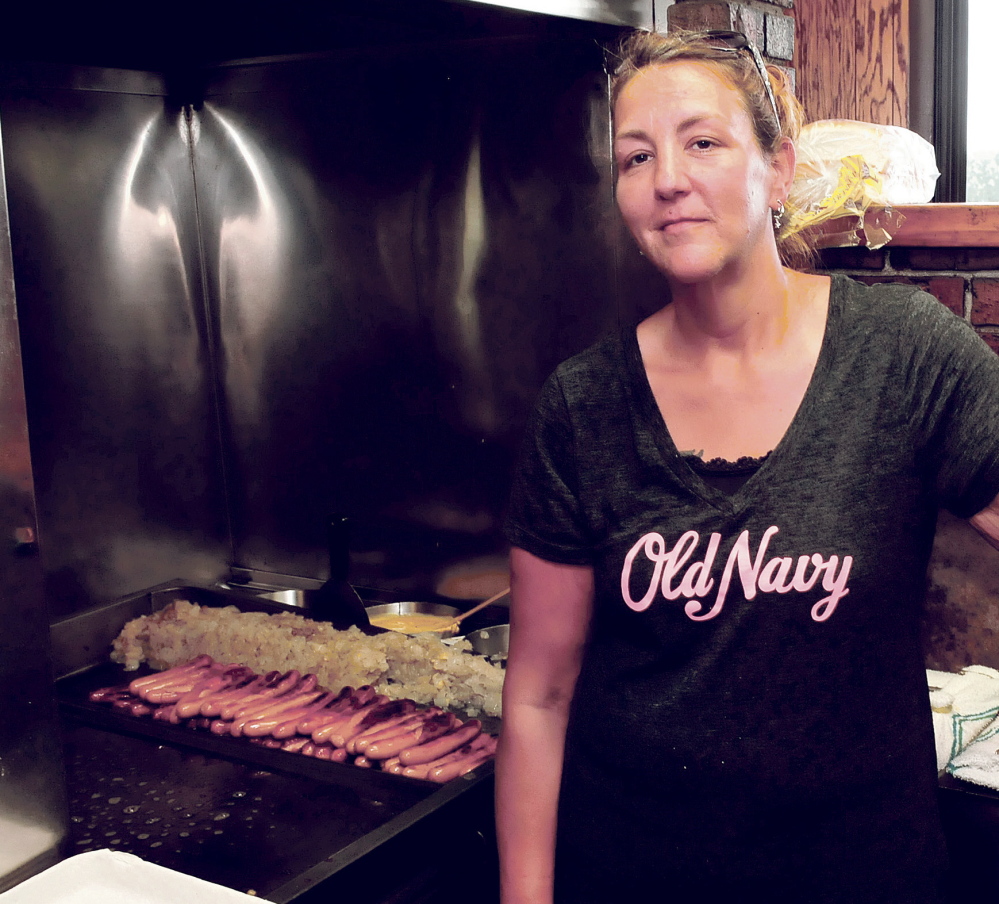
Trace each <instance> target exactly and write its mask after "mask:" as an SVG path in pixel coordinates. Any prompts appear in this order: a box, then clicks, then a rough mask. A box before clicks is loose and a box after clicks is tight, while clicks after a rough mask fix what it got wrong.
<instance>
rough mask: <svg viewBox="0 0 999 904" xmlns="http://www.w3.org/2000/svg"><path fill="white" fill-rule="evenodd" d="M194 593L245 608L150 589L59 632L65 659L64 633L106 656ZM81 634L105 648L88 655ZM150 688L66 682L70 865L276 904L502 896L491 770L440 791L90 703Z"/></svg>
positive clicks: (109, 677) (88, 675)
mask: <svg viewBox="0 0 999 904" xmlns="http://www.w3.org/2000/svg"><path fill="white" fill-rule="evenodd" d="M181 595H183V596H184V597H185V598H187V599H196V600H197V601H199V602H201V603H203V604H212V603H225V604H231V603H233V601H234V599H233V596H232V595H231V594H228V593H219V592H218V591H206V590H199V589H197V588H161V589H158V590H156V589H154V590H152V591H146V592H144V593H143V594H139V595H138V596H136V597H133V598H130V599H128V600H125V601H122V602H120V603H117V604H115V605H114V606H111V607H107V608H106V609H103V610H99V611H96V612H94V613H91V614H89V615H88V616H86V617H84V618H82V619H81V618H78V619H74V625H72V626H68V627H65V628H64V629H60V628H59V626H57V628H56V631H55V637H54V640H55V647H56V649H57V650H58V649H59V648H60V642H59V635H60V631H61V630H65V631H67V632H68V634H67V636H72V637H73V638H74V640H75V642H74V643H72V645H71V647H72V650H73V656H74V657H78V656H79V655H80V653H79V651H80V650H81V649H84V648H89V649H91V650H92V651H101V652H103V651H106V644H105V643H103V642H102V640H103V639H106V638H107V637H108V636H114V635H115V634H116V633H117V631H118V630H120V627H121V625H122V624H124V622H125V621H127V620H128V619H129V618H132V617H134V616H135V615H136V614H141V612H142V611H152V609H154V608H158V607H159V606H161V605H165V604H166V603H167V602H169V600H170V599H174V598H177V597H178V596H181ZM243 602H245V601H240V604H241V605H242V604H243ZM247 605H258V606H260V607H263V608H264V609H274V610H275V611H276V610H282V609H283V607H281V606H280V605H279V604H274V603H270V602H260V603H247ZM81 637H85V638H90V643H85V644H83V645H82V646H81V644H80V638H81ZM69 648H70V647H69V646H67V649H69ZM100 658H104V656H103V655H102V656H101V657H100ZM70 664H71V665H75V666H79V665H80V663H79V662H78V661H76V662H73V663H67V662H65V661H64V662H63V663H62V666H63V669H65V668H66V667H67V665H70ZM135 675H136V673H134V672H133V673H125V672H124V671H123V670H122V668H121V667H120V666H117V665H114V664H112V663H110V662H106V661H104V662H98V663H96V664H93V663H91V664H90V665H87V666H85V667H83V668H77V669H76V671H74V672H72V673H71V674H68V675H65V677H63V678H61V679H60V680H59V681H58V682H57V692H58V696H59V701H60V708H61V711H62V718H63V733H64V745H65V752H66V770H67V786H68V790H69V803H70V834H69V838H68V841H67V845H66V847H67V850H66V854H67V856H68V855H71V854H78V853H83V852H86V851H91V850H99V849H102V848H111V849H115V850H122V851H126V852H128V853H132V854H136V855H137V856H139V857H142V858H143V859H144V860H147V861H149V862H152V863H157V864H159V865H161V866H165V867H169V868H171V869H175V870H178V871H180V872H184V873H187V874H189V875H193V876H197V877H198V878H202V879H205V880H207V881H210V882H215V883H217V884H220V885H224V886H227V887H229V888H233V889H236V890H238V891H242V892H244V893H250V894H254V895H258V896H260V897H261V898H262V899H265V900H269V901H273V902H287V901H298V902H308V901H313V900H315V901H319V900H327V899H328V898H329V896H330V895H333V894H348V895H349V896H350V900H351V901H352V904H361V902H369V904H389V902H397V904H403V902H405V904H417V902H427V904H429V902H440V904H447V902H450V901H451V900H454V901H456V902H457V901H458V900H466V901H467V889H468V887H469V884H470V883H471V884H474V885H475V887H476V888H477V892H476V896H477V898H480V899H482V900H484V901H486V902H488V901H490V900H491V899H495V893H494V888H495V879H494V875H495V864H494V862H493V850H494V844H493V840H492V837H491V795H492V787H491V786H492V767H491V764H489V765H488V766H487V767H485V768H480V769H479V770H476V772H475V773H471V774H469V775H468V776H465V777H462V778H461V779H457V780H455V781H452V782H449V783H448V784H446V785H437V784H434V783H431V782H425V781H418V780H415V779H410V778H406V777H403V776H395V775H390V774H388V773H382V772H379V771H377V770H370V769H360V768H357V767H355V766H350V765H345V764H340V763H332V762H325V761H321V760H316V759H313V758H310V757H304V756H300V755H297V754H292V753H287V752H285V751H281V750H271V749H268V748H265V747H262V746H260V745H256V744H252V743H249V742H248V741H246V740H245V739H237V738H225V737H217V736H215V735H212V734H210V733H208V732H201V731H193V730H191V729H188V728H185V727H182V726H174V725H169V724H168V723H163V722H154V721H153V720H151V719H139V718H134V717H132V716H129V715H127V714H124V713H120V712H117V711H114V710H111V709H110V708H109V707H106V706H104V705H101V704H93V703H90V702H89V701H88V700H87V694H88V693H89V691H90V690H92V689H94V688H97V687H103V686H108V685H116V684H122V683H124V682H126V681H128V680H129V679H130V678H133V677H135ZM491 727H492V728H493V730H495V729H496V727H497V725H495V724H493V725H492V726H491ZM455 852H460V853H459V855H458V856H457V857H456V856H455ZM459 889H464V891H463V892H462V891H459ZM452 895H454V897H453V898H452V897H451V896H452ZM463 895H464V897H463Z"/></svg>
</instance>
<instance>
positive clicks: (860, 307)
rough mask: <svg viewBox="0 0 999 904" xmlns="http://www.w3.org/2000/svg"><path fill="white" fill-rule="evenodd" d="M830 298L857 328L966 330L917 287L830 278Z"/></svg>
mask: <svg viewBox="0 0 999 904" xmlns="http://www.w3.org/2000/svg"><path fill="white" fill-rule="evenodd" d="M831 297H832V298H833V299H834V300H835V302H834V303H835V304H836V305H838V307H839V309H840V310H841V311H842V312H843V314H844V315H845V316H846V317H847V318H848V322H852V323H853V324H854V325H855V326H856V327H857V328H859V329H863V330H865V331H870V330H879V331H889V332H891V331H900V332H902V333H909V332H911V331H915V332H916V333H922V332H925V331H926V330H928V329H929V330H934V329H956V330H958V331H961V332H963V331H966V330H970V329H971V326H970V324H968V322H967V321H966V320H964V318H963V317H961V316H959V315H958V314H957V313H955V312H954V311H952V310H951V309H950V308H948V307H947V306H946V305H945V304H943V302H941V301H939V300H938V299H937V298H936V297H934V296H933V295H931V294H930V293H929V292H927V291H926V290H925V289H923V288H922V287H921V286H918V285H912V284H910V283H900V282H888V283H870V284H868V283H862V282H859V281H858V280H855V279H851V278H850V277H847V276H841V275H834V276H833V281H832V291H831Z"/></svg>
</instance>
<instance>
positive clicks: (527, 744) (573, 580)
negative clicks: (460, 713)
mask: <svg viewBox="0 0 999 904" xmlns="http://www.w3.org/2000/svg"><path fill="white" fill-rule="evenodd" d="M510 579H511V584H510V588H511V589H510V650H509V658H508V659H507V665H506V679H505V682H504V685H503V729H502V732H501V735H500V743H499V750H498V752H497V757H496V831H497V837H498V841H499V854H500V887H501V901H502V904H551V901H552V887H553V874H554V860H555V821H556V815H555V814H556V806H557V804H558V792H559V782H560V780H561V776H562V754H563V751H564V748H565V728H566V722H567V719H568V715H569V703H570V701H571V700H572V693H573V688H574V687H575V684H576V678H577V676H578V675H579V667H580V662H581V661H582V652H583V645H584V643H585V641H586V633H587V630H588V628H589V622H590V614H591V612H592V609H593V571H592V569H591V568H589V567H583V566H577V565H558V564H555V563H553V562H547V561H545V560H544V559H539V558H537V557H536V556H533V555H531V554H530V553H528V552H525V551H524V550H522V549H514V550H513V551H512V552H511V554H510Z"/></svg>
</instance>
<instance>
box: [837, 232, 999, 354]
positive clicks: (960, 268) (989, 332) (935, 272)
mask: <svg viewBox="0 0 999 904" xmlns="http://www.w3.org/2000/svg"><path fill="white" fill-rule="evenodd" d="M821 257H822V261H821V266H822V269H823V270H825V271H826V272H837V273H845V274H846V275H848V276H852V277H853V278H854V279H857V280H859V281H861V282H865V283H878V282H898V283H906V284H909V285H914V286H919V287H920V288H922V289H925V290H926V291H927V292H929V293H930V294H931V295H934V296H936V297H937V298H938V299H939V300H940V301H941V302H942V303H943V304H945V305H947V307H948V308H950V309H951V310H952V311H953V312H954V313H955V314H958V315H959V316H961V317H963V318H965V320H968V321H970V322H971V324H972V325H973V326H974V327H975V329H976V330H977V331H978V333H979V335H981V336H982V338H983V339H984V340H985V341H986V342H988V344H989V345H991V346H992V348H994V349H995V350H996V352H999V248H904V247H899V248H895V247H892V246H890V245H889V246H887V247H885V248H881V249H879V250H877V251H868V250H867V249H865V248H828V249H826V250H825V251H823V252H822V256H821Z"/></svg>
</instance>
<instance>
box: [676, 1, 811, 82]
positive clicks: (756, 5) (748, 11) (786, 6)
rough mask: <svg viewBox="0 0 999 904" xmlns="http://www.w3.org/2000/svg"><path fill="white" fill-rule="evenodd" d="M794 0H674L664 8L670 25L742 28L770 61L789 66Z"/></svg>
mask: <svg viewBox="0 0 999 904" xmlns="http://www.w3.org/2000/svg"><path fill="white" fill-rule="evenodd" d="M793 8H794V0H770V2H756V0H754V2H750V3H742V2H736V0H676V2H675V3H673V5H672V6H670V7H669V8H668V9H667V10H666V18H667V24H668V27H669V28H684V29H690V30H698V29H724V30H728V31H741V32H742V33H743V34H744V35H746V37H747V38H749V40H750V41H752V42H753V43H754V44H755V45H756V46H757V47H758V48H759V50H760V51H761V52H762V53H763V54H764V56H766V57H768V58H769V59H770V60H771V61H772V62H774V63H776V64H778V65H780V66H784V67H785V68H790V64H791V59H792V58H793V57H794V17H793V13H792V10H793Z"/></svg>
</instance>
